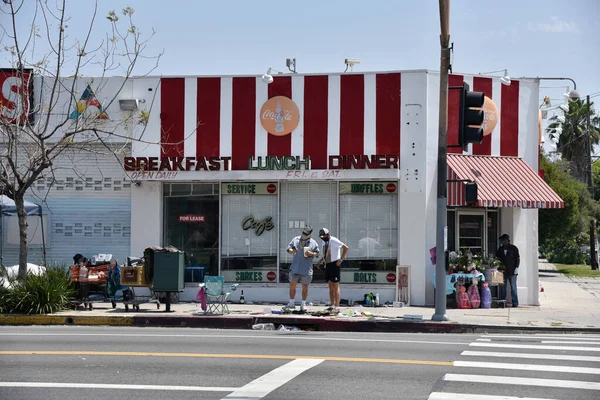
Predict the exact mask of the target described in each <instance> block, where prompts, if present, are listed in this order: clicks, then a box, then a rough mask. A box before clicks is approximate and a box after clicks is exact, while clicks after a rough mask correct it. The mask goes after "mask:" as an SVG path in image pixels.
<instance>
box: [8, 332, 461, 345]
mask: <svg viewBox="0 0 600 400" xmlns="http://www.w3.org/2000/svg"><path fill="white" fill-rule="evenodd" d="M301 334H302V332H294V341H296V340H317V341H319V342H321V341H323V340H330V341H336V342H339V341H348V342H368V343H373V342H378V343H420V344H447V345H463V346H467V345H468V344H469V343H468V342H436V341H427V340H394V339H359V338H345V337H323V336H301ZM307 334H310V333H308V332H307ZM118 335H119V337H136V338H138V337H181V338H198V339H205V338H215V339H223V338H227V339H267V340H273V339H284V340H289V339H290V336H289V335H287V334H286V333H285V332H283V333H282V334H277V335H191V334H159V333H156V334H154V333H145V334H144V333H142V334H137V333H125V334H121V333H119V334H118ZM0 336H102V337H106V333H4V332H3V333H0Z"/></svg>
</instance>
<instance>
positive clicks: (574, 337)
mask: <svg viewBox="0 0 600 400" xmlns="http://www.w3.org/2000/svg"><path fill="white" fill-rule="evenodd" d="M482 338H497V339H562V340H600V336H597V335H582V334H578V335H567V334H559V335H485V336H482Z"/></svg>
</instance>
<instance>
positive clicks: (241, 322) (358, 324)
mask: <svg viewBox="0 0 600 400" xmlns="http://www.w3.org/2000/svg"><path fill="white" fill-rule="evenodd" d="M261 323H273V324H274V325H275V326H278V325H290V326H296V327H298V328H300V329H302V330H306V331H328V332H378V333H595V334H600V328H595V327H594V328H575V327H541V326H518V325H515V326H512V325H506V326H505V325H474V324H460V323H455V322H431V321H405V320H401V319H369V320H350V319H339V318H326V317H293V316H290V317H281V316H236V317H228V316H168V315H160V316H159V315H148V316H144V315H134V316H72V315H65V316H62V315H0V325H8V326H17V325H73V326H77V325H79V326H90V325H102V326H132V327H155V328H158V327H164V328H174V327H187V328H205V329H208V328H210V329H252V325H254V324H261Z"/></svg>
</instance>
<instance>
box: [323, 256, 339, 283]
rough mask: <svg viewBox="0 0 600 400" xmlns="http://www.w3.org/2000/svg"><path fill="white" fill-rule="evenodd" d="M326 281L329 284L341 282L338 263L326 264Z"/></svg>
mask: <svg viewBox="0 0 600 400" xmlns="http://www.w3.org/2000/svg"><path fill="white" fill-rule="evenodd" d="M325 280H326V281H327V282H339V281H340V267H339V266H338V265H337V261H334V262H330V263H327V264H325Z"/></svg>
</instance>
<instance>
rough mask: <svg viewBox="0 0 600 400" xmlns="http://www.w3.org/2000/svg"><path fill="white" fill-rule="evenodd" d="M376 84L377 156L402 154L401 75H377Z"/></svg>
mask: <svg viewBox="0 0 600 400" xmlns="http://www.w3.org/2000/svg"><path fill="white" fill-rule="evenodd" d="M375 82H376V84H375V86H376V94H375V101H376V128H375V131H376V142H375V146H376V151H377V154H400V104H401V96H400V94H401V88H400V74H377V76H376V78H375Z"/></svg>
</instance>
